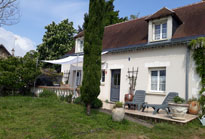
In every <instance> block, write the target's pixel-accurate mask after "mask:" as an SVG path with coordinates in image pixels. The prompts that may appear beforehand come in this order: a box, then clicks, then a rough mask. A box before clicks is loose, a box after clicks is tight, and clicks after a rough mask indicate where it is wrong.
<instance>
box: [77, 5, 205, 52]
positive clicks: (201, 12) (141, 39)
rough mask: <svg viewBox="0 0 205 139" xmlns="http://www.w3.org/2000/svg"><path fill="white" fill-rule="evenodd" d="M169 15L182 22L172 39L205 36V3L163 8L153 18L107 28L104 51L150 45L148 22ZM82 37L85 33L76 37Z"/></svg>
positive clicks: (139, 19)
mask: <svg viewBox="0 0 205 139" xmlns="http://www.w3.org/2000/svg"><path fill="white" fill-rule="evenodd" d="M169 14H175V16H176V17H177V18H179V19H180V21H181V24H180V25H179V26H178V28H177V29H176V31H175V32H174V34H173V36H172V39H179V38H185V37H191V36H200V35H205V2H199V3H195V4H192V5H188V6H184V7H180V8H176V9H172V10H169V9H167V8H162V9H161V10H159V11H158V12H156V13H155V14H153V15H151V16H146V17H142V18H138V19H135V20H131V21H126V22H123V23H118V24H114V25H110V26H106V27H105V31H104V37H103V50H106V49H113V48H122V47H126V46H131V45H139V44H143V43H148V22H146V20H150V19H154V18H157V17H161V16H166V15H169ZM149 18H150V19H149ZM81 36H83V32H81V33H80V34H78V35H77V36H76V37H81Z"/></svg>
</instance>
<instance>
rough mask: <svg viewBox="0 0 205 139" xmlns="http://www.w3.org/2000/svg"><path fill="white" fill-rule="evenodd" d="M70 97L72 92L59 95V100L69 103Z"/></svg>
mask: <svg viewBox="0 0 205 139" xmlns="http://www.w3.org/2000/svg"><path fill="white" fill-rule="evenodd" d="M72 97H73V95H72V94H69V95H67V96H60V100H61V101H66V102H68V103H71V102H72Z"/></svg>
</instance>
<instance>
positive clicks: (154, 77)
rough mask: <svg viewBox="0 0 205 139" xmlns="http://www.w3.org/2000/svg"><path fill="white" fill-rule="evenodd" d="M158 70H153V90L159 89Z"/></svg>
mask: <svg viewBox="0 0 205 139" xmlns="http://www.w3.org/2000/svg"><path fill="white" fill-rule="evenodd" d="M157 83H158V71H151V90H157Z"/></svg>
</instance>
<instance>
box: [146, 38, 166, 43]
mask: <svg viewBox="0 0 205 139" xmlns="http://www.w3.org/2000/svg"><path fill="white" fill-rule="evenodd" d="M168 40H169V39H168V38H166V39H160V40H152V41H150V43H154V42H160V41H168Z"/></svg>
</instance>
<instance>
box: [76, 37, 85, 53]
mask: <svg viewBox="0 0 205 139" xmlns="http://www.w3.org/2000/svg"><path fill="white" fill-rule="evenodd" d="M83 49H84V37H80V38H77V39H76V41H75V53H81V52H83Z"/></svg>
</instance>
